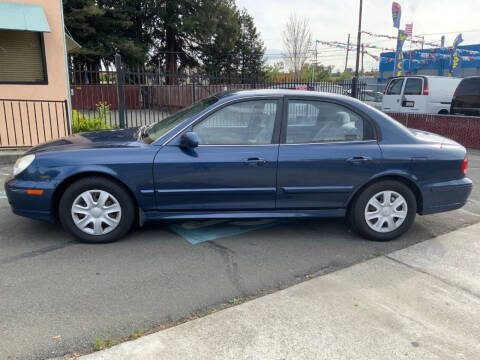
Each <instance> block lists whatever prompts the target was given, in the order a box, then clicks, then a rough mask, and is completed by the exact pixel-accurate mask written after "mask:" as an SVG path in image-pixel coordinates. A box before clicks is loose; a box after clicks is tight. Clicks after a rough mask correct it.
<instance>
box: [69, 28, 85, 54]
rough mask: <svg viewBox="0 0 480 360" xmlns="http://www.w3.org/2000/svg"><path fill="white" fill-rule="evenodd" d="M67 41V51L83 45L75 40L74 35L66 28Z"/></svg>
mask: <svg viewBox="0 0 480 360" xmlns="http://www.w3.org/2000/svg"><path fill="white" fill-rule="evenodd" d="M65 43H66V45H67V53H69V52H72V51H74V50H78V49H80V48H81V47H82V46H81V45H80V44H79V43H78V42H76V41H75V39H74V38H73V37H72V35H70V34H69V33H68V32H67V29H65Z"/></svg>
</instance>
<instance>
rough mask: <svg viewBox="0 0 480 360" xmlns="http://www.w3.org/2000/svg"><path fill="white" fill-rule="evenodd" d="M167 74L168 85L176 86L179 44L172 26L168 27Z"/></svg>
mask: <svg viewBox="0 0 480 360" xmlns="http://www.w3.org/2000/svg"><path fill="white" fill-rule="evenodd" d="M165 30H166V31H165V32H166V41H165V43H166V49H167V56H166V70H167V71H166V72H167V84H168V85H174V84H175V74H176V73H177V52H176V51H177V46H176V45H177V44H176V38H175V30H174V29H172V28H171V27H170V26H168V25H167V26H166V29H165Z"/></svg>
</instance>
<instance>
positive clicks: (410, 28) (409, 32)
mask: <svg viewBox="0 0 480 360" xmlns="http://www.w3.org/2000/svg"><path fill="white" fill-rule="evenodd" d="M405 33H406V34H407V36H408V37H412V34H413V24H406V25H405Z"/></svg>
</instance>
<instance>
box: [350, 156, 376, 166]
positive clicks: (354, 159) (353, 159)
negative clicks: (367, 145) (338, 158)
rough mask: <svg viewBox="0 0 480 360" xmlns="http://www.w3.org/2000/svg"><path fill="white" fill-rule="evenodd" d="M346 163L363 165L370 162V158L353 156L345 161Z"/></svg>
mask: <svg viewBox="0 0 480 360" xmlns="http://www.w3.org/2000/svg"><path fill="white" fill-rule="evenodd" d="M347 161H348V162H349V163H351V164H364V163H366V162H369V161H372V158H370V157H367V156H354V157H351V158H349V159H347Z"/></svg>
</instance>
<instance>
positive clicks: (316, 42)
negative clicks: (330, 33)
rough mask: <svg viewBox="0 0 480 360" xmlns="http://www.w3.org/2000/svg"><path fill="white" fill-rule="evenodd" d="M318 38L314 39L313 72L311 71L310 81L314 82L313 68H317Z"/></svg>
mask: <svg viewBox="0 0 480 360" xmlns="http://www.w3.org/2000/svg"><path fill="white" fill-rule="evenodd" d="M317 49H318V40H315V63H314V64H313V72H312V83H313V82H315V69H316V68H317V61H318V51H317Z"/></svg>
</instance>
